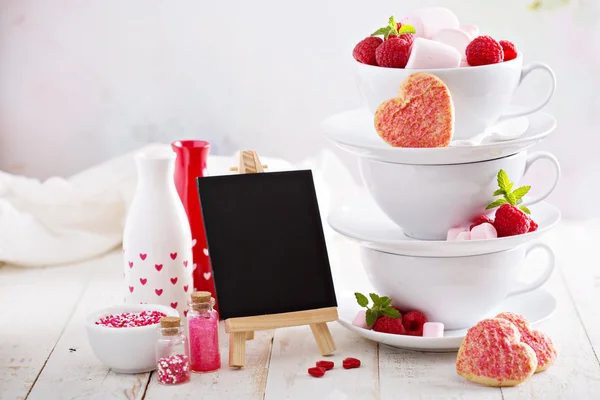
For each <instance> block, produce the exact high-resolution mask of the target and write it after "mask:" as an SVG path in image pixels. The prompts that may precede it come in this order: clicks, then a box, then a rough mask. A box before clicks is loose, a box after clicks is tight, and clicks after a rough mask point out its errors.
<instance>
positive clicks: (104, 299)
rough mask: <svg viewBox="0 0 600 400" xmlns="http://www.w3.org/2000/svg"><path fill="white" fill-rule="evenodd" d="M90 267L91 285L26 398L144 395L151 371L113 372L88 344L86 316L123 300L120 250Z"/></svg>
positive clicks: (102, 397)
mask: <svg viewBox="0 0 600 400" xmlns="http://www.w3.org/2000/svg"><path fill="white" fill-rule="evenodd" d="M93 268H94V276H93V278H92V281H91V283H90V286H89V287H88V289H87V290H86V292H85V294H84V296H83V297H82V299H81V302H80V303H79V305H78V307H77V310H76V311H75V314H74V315H73V317H72V318H71V320H70V321H69V322H68V324H67V326H66V329H65V331H64V333H63V335H62V337H61V338H60V340H59V341H58V343H57V344H56V348H55V350H54V352H53V353H52V355H51V356H50V358H49V359H48V362H47V363H46V366H45V368H44V370H43V371H42V373H41V374H40V376H39V378H38V381H37V382H36V384H35V386H34V388H33V390H32V391H31V393H30V395H29V398H28V400H38V399H39V400H53V399H86V400H87V399H89V400H95V399H98V400H101V399H102V400H104V399H129V400H133V399H141V398H142V397H143V395H144V391H145V389H146V386H147V383H148V379H149V375H150V374H148V373H146V374H138V375H133V374H132V375H128V374H117V373H114V372H112V371H110V370H109V369H108V368H107V367H105V366H104V365H102V364H101V363H100V361H98V359H97V358H96V357H95V356H94V353H93V352H92V349H91V347H90V346H89V344H88V341H87V335H86V332H85V327H84V320H85V317H86V316H87V315H88V314H89V313H91V312H93V311H96V310H98V309H101V308H104V307H108V306H111V305H114V304H121V303H122V302H123V292H122V290H121V284H122V273H123V270H122V263H121V252H120V251H115V252H113V253H111V254H109V255H107V256H105V257H103V258H100V259H98V260H97V261H95V262H94V264H93ZM74 271H75V268H73V272H74ZM71 349H74V350H75V351H72V350H71Z"/></svg>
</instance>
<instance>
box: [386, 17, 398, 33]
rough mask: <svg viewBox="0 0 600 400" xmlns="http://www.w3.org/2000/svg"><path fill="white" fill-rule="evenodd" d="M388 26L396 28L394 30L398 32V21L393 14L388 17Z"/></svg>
mask: <svg viewBox="0 0 600 400" xmlns="http://www.w3.org/2000/svg"><path fill="white" fill-rule="evenodd" d="M388 26H389V27H390V28H392V29H393V30H394V32H398V24H397V23H396V18H394V16H393V15H392V16H391V17H390V18H389V19H388Z"/></svg>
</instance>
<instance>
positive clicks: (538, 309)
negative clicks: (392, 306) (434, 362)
mask: <svg viewBox="0 0 600 400" xmlns="http://www.w3.org/2000/svg"><path fill="white" fill-rule="evenodd" d="M360 309H361V308H360V306H359V305H358V304H357V303H356V299H355V298H354V296H352V297H351V296H350V294H346V293H345V294H344V295H343V296H341V297H340V298H338V314H339V319H338V322H339V323H340V324H341V325H342V326H343V327H345V328H347V329H349V330H350V331H352V332H354V333H357V334H358V335H360V336H362V337H364V338H366V339H369V340H373V341H375V342H379V343H382V344H386V345H388V346H392V347H397V348H401V349H406V350H417V351H425V352H455V351H458V348H459V347H460V344H461V343H462V341H463V339H464V337H465V335H466V334H467V330H466V329H463V330H456V331H445V332H444V337H441V338H427V337H420V336H408V335H392V334H388V333H380V332H375V331H372V330H368V329H363V328H359V327H357V326H354V325H352V321H353V320H354V317H355V316H356V313H357V312H358V311H359V310H360ZM555 310H556V299H555V298H554V296H553V295H552V294H550V293H549V292H547V291H546V290H544V289H537V290H535V291H532V292H529V293H525V294H521V295H518V296H513V297H509V298H507V299H506V300H504V302H503V303H502V304H501V305H500V306H499V307H498V310H496V311H494V312H493V313H491V314H490V315H489V316H486V317H488V318H491V317H494V316H495V315H497V314H498V313H500V312H503V311H511V312H515V313H518V314H522V315H523V316H525V318H527V320H528V321H529V322H530V323H531V324H532V325H534V326H535V325H536V324H539V323H540V322H542V321H545V320H546V319H548V318H550V316H552V314H553V313H554V311H555ZM482 319H483V318H482Z"/></svg>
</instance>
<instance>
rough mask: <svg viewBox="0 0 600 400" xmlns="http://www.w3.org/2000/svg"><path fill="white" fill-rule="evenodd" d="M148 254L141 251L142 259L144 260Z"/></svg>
mask: <svg viewBox="0 0 600 400" xmlns="http://www.w3.org/2000/svg"><path fill="white" fill-rule="evenodd" d="M147 256H148V254H144V253H140V258H141V259H142V261H144V260H145V259H146V257H147Z"/></svg>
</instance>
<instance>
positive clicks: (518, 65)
mask: <svg viewBox="0 0 600 400" xmlns="http://www.w3.org/2000/svg"><path fill="white" fill-rule="evenodd" d="M355 64H356V74H355V75H356V82H357V85H358V90H359V91H360V93H361V94H362V96H363V98H364V99H365V101H366V103H367V106H368V108H369V110H370V111H371V112H373V113H375V110H377V107H379V105H380V104H381V103H383V102H384V101H385V100H387V99H390V98H392V97H397V96H398V88H399V87H400V84H401V83H402V81H403V80H404V79H406V78H407V77H408V76H409V75H410V74H412V73H415V72H429V73H431V74H433V75H436V76H437V77H439V78H440V79H441V80H442V81H443V82H444V83H445V84H446V86H448V89H449V90H450V94H451V95H452V101H453V103H454V116H455V124H454V139H470V138H471V137H473V136H475V135H477V134H479V133H482V132H483V131H484V130H485V129H486V128H488V127H490V126H492V125H493V124H494V123H495V122H496V121H498V119H499V118H500V117H502V118H509V117H516V116H523V115H527V114H531V113H533V112H535V111H538V110H540V109H542V108H543V107H544V106H545V105H546V104H548V102H549V101H550V99H551V98H552V96H553V95H554V90H555V87H556V77H555V76H554V72H553V71H552V69H551V68H550V67H549V66H548V65H546V64H543V63H530V64H527V65H525V66H523V57H522V56H521V55H519V56H518V57H517V58H515V59H514V60H510V61H506V62H502V63H498V64H491V65H483V66H477V67H463V68H447V69H403V68H383V67H378V66H372V65H367V64H362V63H359V62H356V63H355ZM534 70H541V71H545V72H546V73H547V74H548V75H549V77H550V82H549V84H548V91H547V93H546V94H545V95H544V97H543V98H542V99H541V101H539V102H538V103H537V104H534V105H532V106H530V107H526V108H524V109H522V110H521V109H520V110H518V111H515V112H511V113H507V109H508V107H509V105H510V103H511V101H512V98H513V96H514V94H515V92H516V90H517V88H518V87H519V86H520V85H521V82H523V80H524V79H525V77H526V76H527V75H529V73H531V72H532V71H534Z"/></svg>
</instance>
